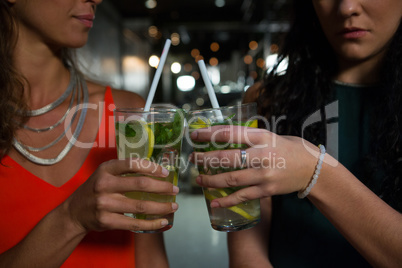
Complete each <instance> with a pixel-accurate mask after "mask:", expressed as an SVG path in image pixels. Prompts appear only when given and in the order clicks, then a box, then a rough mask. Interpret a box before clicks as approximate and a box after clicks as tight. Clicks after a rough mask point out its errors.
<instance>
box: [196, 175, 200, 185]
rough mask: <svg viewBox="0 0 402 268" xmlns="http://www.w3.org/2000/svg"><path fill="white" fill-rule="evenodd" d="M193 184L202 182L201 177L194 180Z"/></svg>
mask: <svg viewBox="0 0 402 268" xmlns="http://www.w3.org/2000/svg"><path fill="white" fill-rule="evenodd" d="M195 182H196V183H197V184H201V182H202V180H201V176H198V177H197V178H196V179H195Z"/></svg>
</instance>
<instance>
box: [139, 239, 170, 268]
mask: <svg viewBox="0 0 402 268" xmlns="http://www.w3.org/2000/svg"><path fill="white" fill-rule="evenodd" d="M135 266H136V267H139V268H154V267H158V268H168V267H169V263H168V259H167V255H166V250H165V244H164V240H163V234H162V233H160V234H135Z"/></svg>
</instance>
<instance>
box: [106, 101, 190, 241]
mask: <svg viewBox="0 0 402 268" xmlns="http://www.w3.org/2000/svg"><path fill="white" fill-rule="evenodd" d="M114 116H115V127H116V145H117V155H118V158H119V159H126V158H130V159H132V158H140V159H141V160H140V161H138V162H131V163H133V164H134V163H135V164H136V165H147V163H148V162H146V161H142V159H147V160H150V161H153V162H156V163H158V164H159V165H161V166H163V167H165V168H166V169H167V170H169V176H168V177H165V178H157V177H153V178H155V179H158V180H164V181H168V182H170V183H173V184H174V185H176V186H177V183H178V173H179V168H180V152H181V145H182V139H183V134H184V121H185V120H184V113H183V111H182V110H180V109H166V108H163V109H159V108H155V109H151V110H150V111H144V110H143V109H116V110H115V111H114ZM140 168H141V166H140ZM124 176H141V174H125V175H124ZM125 195H126V196H127V197H129V198H133V199H137V200H148V201H156V202H175V200H176V197H175V196H170V195H161V194H154V193H146V192H127V193H125ZM125 215H126V216H129V217H133V218H135V219H145V220H153V219H159V218H166V219H167V220H168V225H167V226H165V227H163V228H161V229H159V230H156V231H136V232H139V233H155V232H163V231H166V230H169V229H170V228H172V226H173V218H174V214H173V213H172V214H169V215H146V214H133V213H125Z"/></svg>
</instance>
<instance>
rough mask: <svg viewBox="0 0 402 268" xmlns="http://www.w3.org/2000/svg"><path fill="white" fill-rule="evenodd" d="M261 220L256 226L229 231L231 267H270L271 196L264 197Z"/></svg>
mask: <svg viewBox="0 0 402 268" xmlns="http://www.w3.org/2000/svg"><path fill="white" fill-rule="evenodd" d="M260 203H261V221H260V223H259V224H258V225H257V226H255V227H254V228H251V229H248V230H244V231H239V232H233V233H228V249H229V264H230V268H247V267H250V268H258V267H261V268H268V267H272V265H271V263H270V262H269V259H268V238H269V231H270V222H271V210H272V208H271V198H263V199H261V201H260Z"/></svg>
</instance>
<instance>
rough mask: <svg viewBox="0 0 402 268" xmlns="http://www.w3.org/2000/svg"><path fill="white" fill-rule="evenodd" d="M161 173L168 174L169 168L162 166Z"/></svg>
mask: <svg viewBox="0 0 402 268" xmlns="http://www.w3.org/2000/svg"><path fill="white" fill-rule="evenodd" d="M162 174H163V175H165V176H167V175H169V170H167V169H166V168H164V167H163V168H162Z"/></svg>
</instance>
